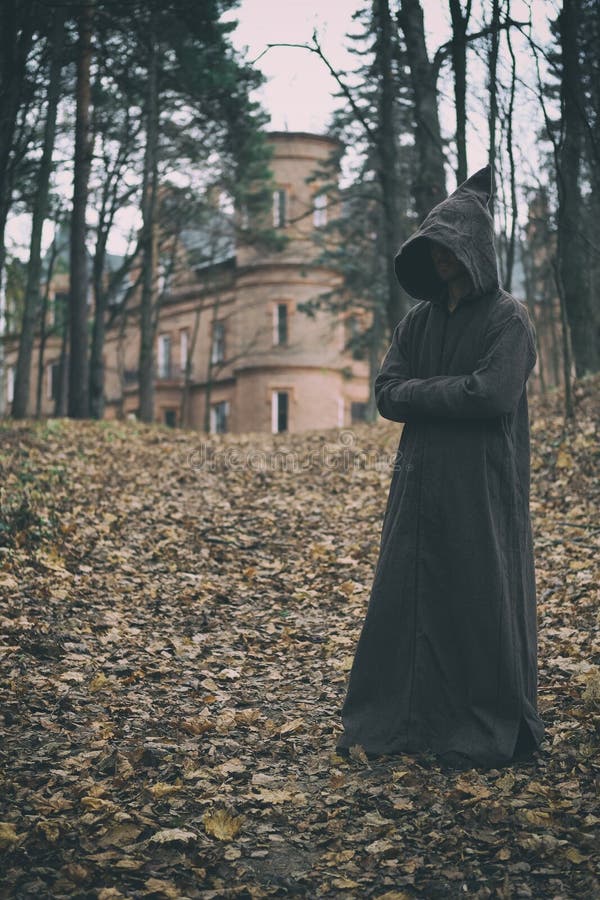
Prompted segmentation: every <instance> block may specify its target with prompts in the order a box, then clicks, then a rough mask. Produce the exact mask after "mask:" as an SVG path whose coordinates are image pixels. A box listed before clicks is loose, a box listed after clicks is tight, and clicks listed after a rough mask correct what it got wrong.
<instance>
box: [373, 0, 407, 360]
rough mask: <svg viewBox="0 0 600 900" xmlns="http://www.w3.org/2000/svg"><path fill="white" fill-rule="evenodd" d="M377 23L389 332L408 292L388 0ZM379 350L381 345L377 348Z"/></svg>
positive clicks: (382, 1) (381, 3) (376, 6)
mask: <svg viewBox="0 0 600 900" xmlns="http://www.w3.org/2000/svg"><path fill="white" fill-rule="evenodd" d="M373 20H374V22H375V27H376V37H375V67H376V70H377V75H378V80H379V92H378V98H379V115H378V128H377V147H376V153H377V172H378V176H379V183H380V185H381V196H382V201H383V234H384V256H385V260H386V278H387V285H388V290H387V303H386V314H387V323H388V329H389V332H390V334H392V333H393V331H394V328H395V327H396V325H397V324H398V322H399V321H400V319H401V318H402V317H403V316H404V314H405V313H407V312H408V309H409V306H408V301H407V298H406V296H405V294H404V293H403V292H402V290H401V288H400V284H399V283H398V279H397V278H396V273H395V270H394V256H395V255H396V253H397V252H398V247H399V244H400V227H399V226H400V211H399V209H398V196H399V190H398V179H397V172H398V159H397V155H398V140H397V135H396V129H395V127H394V94H395V90H394V75H393V68H392V62H393V38H392V20H391V16H390V7H389V2H388V0H373ZM378 350H379V348H378Z"/></svg>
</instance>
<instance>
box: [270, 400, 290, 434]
mask: <svg viewBox="0 0 600 900" xmlns="http://www.w3.org/2000/svg"><path fill="white" fill-rule="evenodd" d="M271 398H272V399H271V430H272V431H273V433H274V434H275V433H277V432H279V431H287V430H288V405H289V404H288V392H287V391H273V394H272V395H271Z"/></svg>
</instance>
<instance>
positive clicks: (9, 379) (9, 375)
mask: <svg viewBox="0 0 600 900" xmlns="http://www.w3.org/2000/svg"><path fill="white" fill-rule="evenodd" d="M15 371H16V367H15V366H9V367H8V369H7V370H6V402H7V403H12V402H13V400H14V399H15Z"/></svg>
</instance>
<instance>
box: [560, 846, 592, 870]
mask: <svg viewBox="0 0 600 900" xmlns="http://www.w3.org/2000/svg"><path fill="white" fill-rule="evenodd" d="M565 856H566V857H567V859H568V860H569V861H570V862H572V863H575V865H576V866H578V865H579V863H582V862H585V861H586V859H587V856H584V855H583V854H582V853H580V852H579V850H578V849H577V847H569V849H568V850H567V851H566V853H565Z"/></svg>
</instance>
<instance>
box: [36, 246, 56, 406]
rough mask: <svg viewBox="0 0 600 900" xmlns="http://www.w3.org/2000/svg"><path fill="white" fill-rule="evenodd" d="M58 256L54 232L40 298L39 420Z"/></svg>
mask: <svg viewBox="0 0 600 900" xmlns="http://www.w3.org/2000/svg"><path fill="white" fill-rule="evenodd" d="M57 254H58V246H57V242H56V231H55V232H54V238H53V240H52V244H51V245H50V251H49V259H48V271H47V272H46V273H45V274H46V284H45V286H44V294H43V296H42V308H41V313H40V344H39V348H38V366H37V381H36V387H35V417H36V419H39V417H40V416H41V414H42V383H43V379H44V354H45V352H46V340H47V338H48V329H47V327H46V323H47V316H48V300H49V294H50V282H51V281H52V273H53V271H54V263H55V262H56V257H57Z"/></svg>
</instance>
